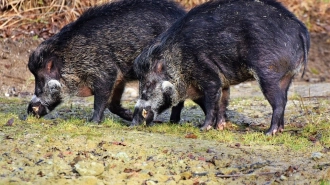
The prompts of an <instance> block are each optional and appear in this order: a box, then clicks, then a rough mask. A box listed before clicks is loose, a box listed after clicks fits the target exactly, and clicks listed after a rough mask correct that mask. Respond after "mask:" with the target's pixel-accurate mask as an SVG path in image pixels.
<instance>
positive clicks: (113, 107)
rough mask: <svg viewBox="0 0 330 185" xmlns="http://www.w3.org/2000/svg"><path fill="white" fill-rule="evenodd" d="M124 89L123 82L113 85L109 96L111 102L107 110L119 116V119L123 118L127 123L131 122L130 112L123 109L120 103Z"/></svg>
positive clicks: (131, 115)
mask: <svg viewBox="0 0 330 185" xmlns="http://www.w3.org/2000/svg"><path fill="white" fill-rule="evenodd" d="M124 89H125V81H124V80H121V81H118V82H117V83H116V84H115V87H114V89H113V91H112V95H111V102H110V105H109V110H110V111H111V112H112V113H114V114H117V115H118V116H120V117H121V118H123V119H125V120H127V121H132V120H133V114H132V112H131V111H130V110H128V109H125V108H123V107H122V106H121V103H120V101H121V97H122V95H123V92H124Z"/></svg>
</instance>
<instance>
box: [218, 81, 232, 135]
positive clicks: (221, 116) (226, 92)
mask: <svg viewBox="0 0 330 185" xmlns="http://www.w3.org/2000/svg"><path fill="white" fill-rule="evenodd" d="M229 96H230V89H229V87H227V88H223V89H222V93H221V99H220V105H219V112H218V117H217V125H216V129H218V130H223V129H224V128H225V126H226V119H227V116H226V111H227V106H228V104H229Z"/></svg>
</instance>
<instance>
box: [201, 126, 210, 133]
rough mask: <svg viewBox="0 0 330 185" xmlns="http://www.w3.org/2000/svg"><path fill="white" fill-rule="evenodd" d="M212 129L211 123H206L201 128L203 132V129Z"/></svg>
mask: <svg viewBox="0 0 330 185" xmlns="http://www.w3.org/2000/svg"><path fill="white" fill-rule="evenodd" d="M210 129H212V126H211V125H204V126H202V127H201V128H200V129H199V130H200V131H201V132H203V131H208V130H210Z"/></svg>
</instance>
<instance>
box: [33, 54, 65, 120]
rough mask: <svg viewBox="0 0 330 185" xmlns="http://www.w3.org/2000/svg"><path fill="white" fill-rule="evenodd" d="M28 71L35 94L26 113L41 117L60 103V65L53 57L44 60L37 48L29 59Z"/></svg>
mask: <svg viewBox="0 0 330 185" xmlns="http://www.w3.org/2000/svg"><path fill="white" fill-rule="evenodd" d="M28 67H29V70H30V71H31V73H32V74H33V75H34V77H35V92H34V95H33V97H32V100H31V101H30V103H29V105H28V110H27V111H28V113H29V114H33V115H35V116H37V117H41V116H44V115H46V114H47V113H49V112H50V111H52V110H53V109H54V108H55V107H56V106H57V105H59V104H60V103H61V101H62V97H61V92H62V90H61V89H62V85H61V83H60V81H59V80H60V64H59V62H58V59H57V58H56V57H54V56H52V57H49V58H48V59H44V57H43V55H42V54H40V48H38V49H37V50H36V51H35V52H34V53H32V55H31V56H30V58H29V63H28Z"/></svg>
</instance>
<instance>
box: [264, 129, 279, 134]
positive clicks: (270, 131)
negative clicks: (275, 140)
mask: <svg viewBox="0 0 330 185" xmlns="http://www.w3.org/2000/svg"><path fill="white" fill-rule="evenodd" d="M276 133H277V129H273V130H268V131H267V132H266V133H265V135H266V136H275V134H276Z"/></svg>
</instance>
